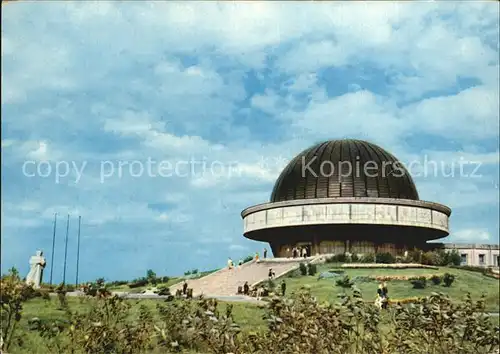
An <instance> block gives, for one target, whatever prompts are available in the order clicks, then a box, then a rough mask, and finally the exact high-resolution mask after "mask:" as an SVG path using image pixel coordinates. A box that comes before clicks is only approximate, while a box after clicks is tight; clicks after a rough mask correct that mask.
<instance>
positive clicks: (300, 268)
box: [299, 263, 307, 275]
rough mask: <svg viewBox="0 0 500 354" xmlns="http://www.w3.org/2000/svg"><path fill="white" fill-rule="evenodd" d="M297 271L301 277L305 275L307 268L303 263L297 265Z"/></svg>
mask: <svg viewBox="0 0 500 354" xmlns="http://www.w3.org/2000/svg"><path fill="white" fill-rule="evenodd" d="M299 270H300V274H301V275H307V267H306V265H305V264H304V263H300V264H299Z"/></svg>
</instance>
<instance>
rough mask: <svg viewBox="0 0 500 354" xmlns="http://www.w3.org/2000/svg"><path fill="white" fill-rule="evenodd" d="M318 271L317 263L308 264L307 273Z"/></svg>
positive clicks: (311, 273) (312, 273) (313, 273)
mask: <svg viewBox="0 0 500 354" xmlns="http://www.w3.org/2000/svg"><path fill="white" fill-rule="evenodd" d="M317 272H318V268H317V267H316V264H311V263H308V264H307V273H308V274H309V275H315V274H316V273H317Z"/></svg>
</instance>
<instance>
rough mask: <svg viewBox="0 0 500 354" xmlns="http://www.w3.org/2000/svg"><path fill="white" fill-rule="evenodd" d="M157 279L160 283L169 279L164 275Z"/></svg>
mask: <svg viewBox="0 0 500 354" xmlns="http://www.w3.org/2000/svg"><path fill="white" fill-rule="evenodd" d="M158 279H159V282H160V283H168V281H169V280H170V277H167V276H164V277H160V278H158Z"/></svg>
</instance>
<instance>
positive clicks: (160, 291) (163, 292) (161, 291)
mask: <svg viewBox="0 0 500 354" xmlns="http://www.w3.org/2000/svg"><path fill="white" fill-rule="evenodd" d="M158 295H170V288H169V287H168V286H161V287H159V288H158Z"/></svg>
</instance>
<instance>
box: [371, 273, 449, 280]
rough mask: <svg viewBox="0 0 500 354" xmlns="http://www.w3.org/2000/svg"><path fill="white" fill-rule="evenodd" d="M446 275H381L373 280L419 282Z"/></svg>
mask: <svg viewBox="0 0 500 354" xmlns="http://www.w3.org/2000/svg"><path fill="white" fill-rule="evenodd" d="M443 275H444V274H422V275H379V276H372V277H371V278H372V279H375V280H378V281H391V280H417V279H421V278H425V279H426V280H431V279H432V278H433V277H435V276H438V277H443Z"/></svg>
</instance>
